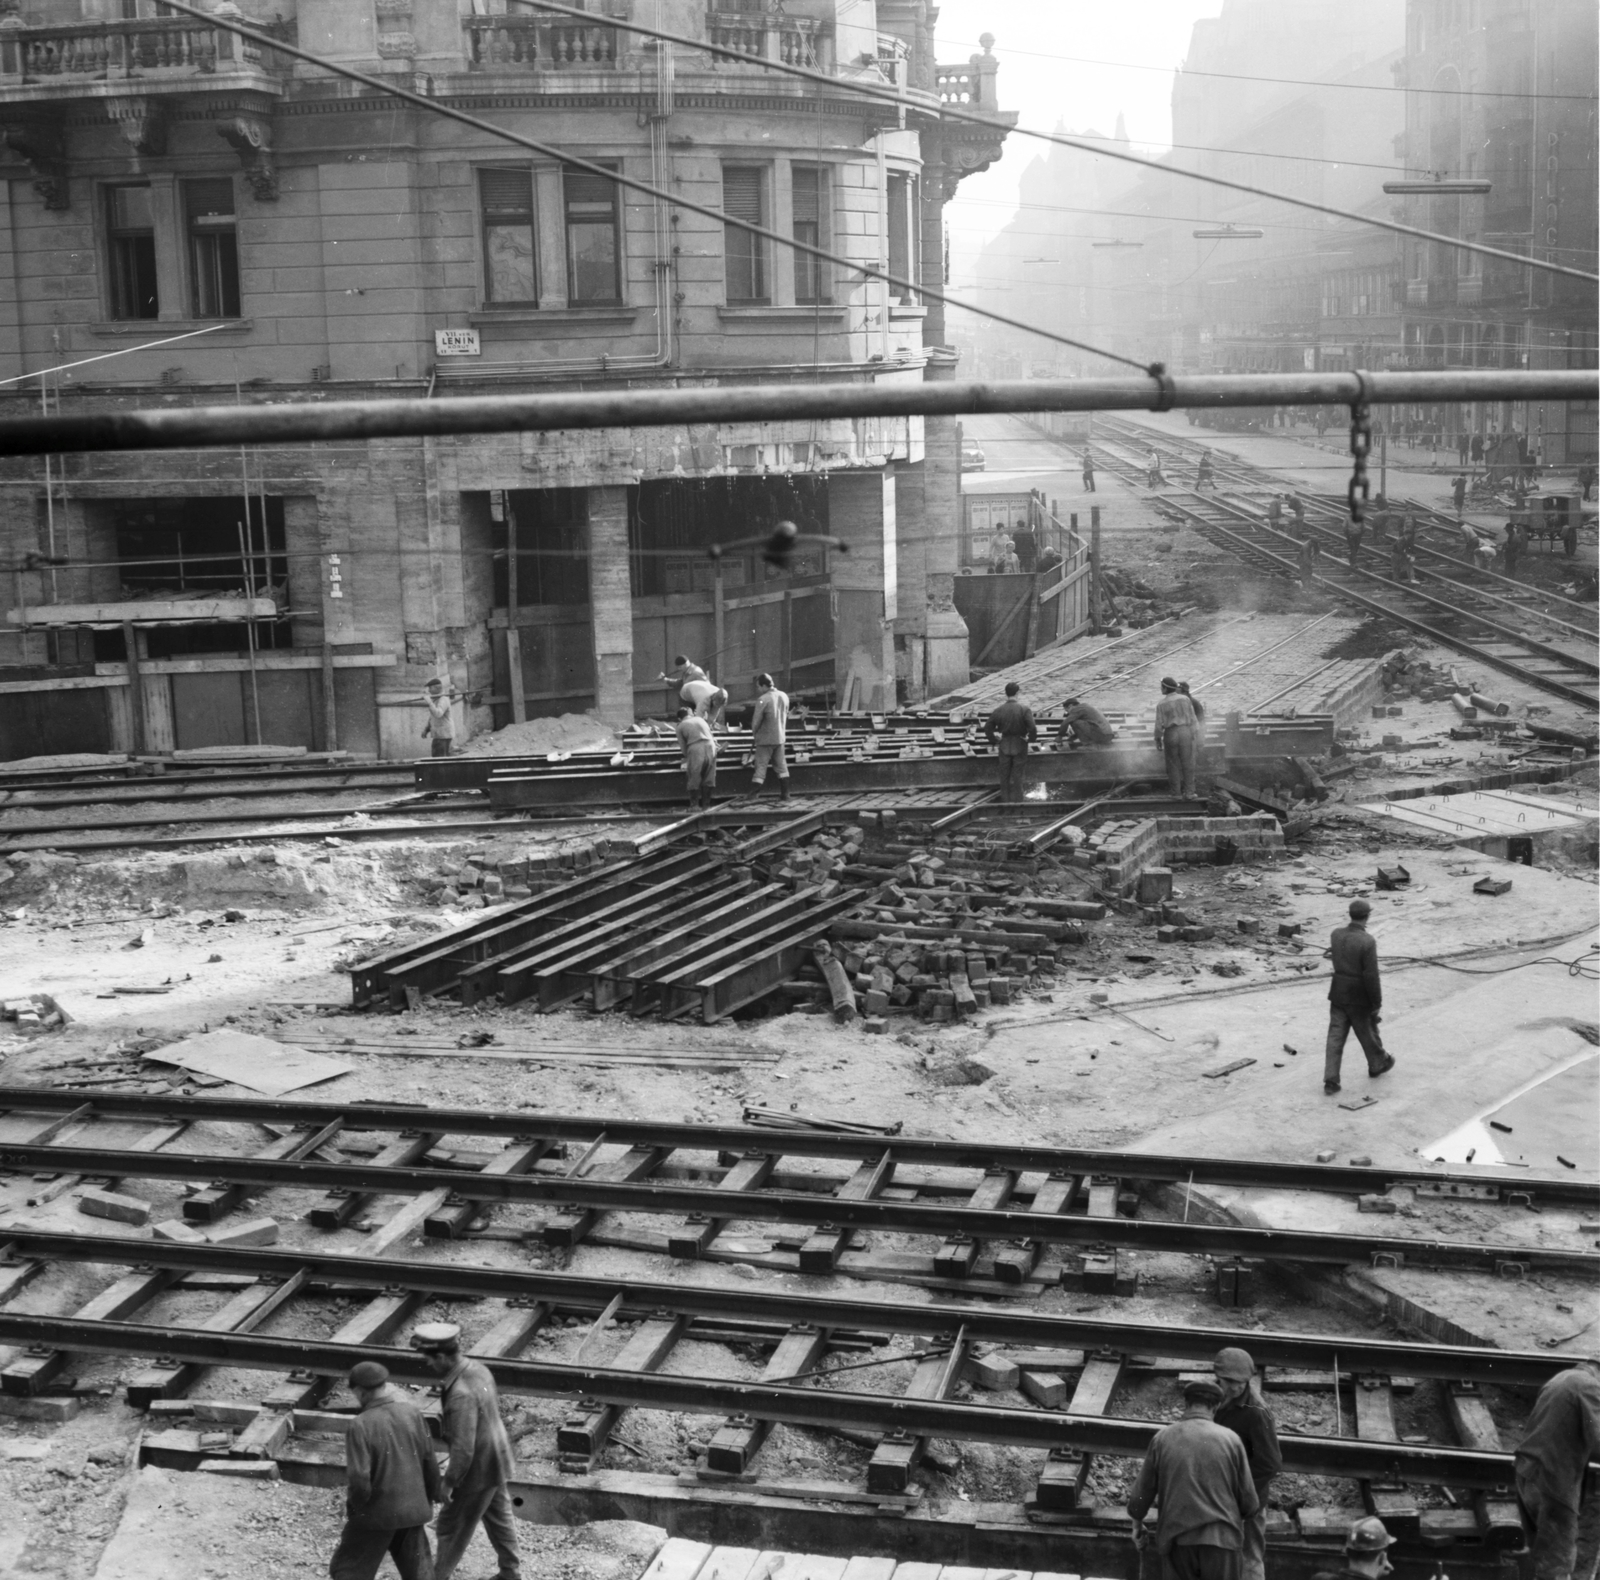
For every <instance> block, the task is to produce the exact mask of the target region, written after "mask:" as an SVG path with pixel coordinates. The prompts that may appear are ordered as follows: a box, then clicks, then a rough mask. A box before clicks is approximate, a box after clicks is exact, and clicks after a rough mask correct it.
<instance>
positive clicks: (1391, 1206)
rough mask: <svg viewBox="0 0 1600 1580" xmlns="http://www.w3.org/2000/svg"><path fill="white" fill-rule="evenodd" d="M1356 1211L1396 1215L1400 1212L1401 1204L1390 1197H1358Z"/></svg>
mask: <svg viewBox="0 0 1600 1580" xmlns="http://www.w3.org/2000/svg"><path fill="white" fill-rule="evenodd" d="M1356 1211H1357V1212H1380V1213H1396V1212H1399V1211H1400V1203H1399V1202H1397V1201H1395V1200H1393V1199H1392V1198H1391V1197H1388V1196H1376V1195H1373V1196H1358V1197H1357V1198H1356Z"/></svg>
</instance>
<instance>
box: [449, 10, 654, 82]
mask: <svg viewBox="0 0 1600 1580" xmlns="http://www.w3.org/2000/svg"><path fill="white" fill-rule="evenodd" d="M461 27H462V32H463V37H464V43H465V49H466V56H467V67H468V70H470V71H496V72H530V71H538V72H566V73H568V74H572V73H577V72H595V71H603V72H610V71H616V70H617V69H618V68H619V67H620V66H621V65H622V51H623V49H624V45H623V43H622V40H621V30H620V29H619V28H618V27H617V26H616V25H615V24H614V23H612V22H609V21H602V20H599V19H597V20H595V21H593V22H572V21H568V20H567V19H566V18H564V17H559V18H557V17H543V16H518V15H505V16H469V17H463V18H462V19H461Z"/></svg>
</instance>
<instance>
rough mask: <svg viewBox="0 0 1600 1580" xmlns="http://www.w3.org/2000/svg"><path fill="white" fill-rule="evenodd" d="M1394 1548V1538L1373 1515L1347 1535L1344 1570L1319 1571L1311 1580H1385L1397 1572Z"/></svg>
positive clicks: (1361, 1521) (1355, 1526) (1356, 1525)
mask: <svg viewBox="0 0 1600 1580" xmlns="http://www.w3.org/2000/svg"><path fill="white" fill-rule="evenodd" d="M1393 1546H1394V1537H1392V1536H1391V1535H1390V1534H1389V1531H1388V1528H1387V1527H1386V1526H1385V1525H1384V1523H1383V1521H1382V1520H1380V1519H1377V1518H1376V1517H1372V1516H1369V1517H1368V1518H1367V1519H1364V1520H1357V1521H1356V1522H1355V1524H1354V1525H1352V1526H1351V1527H1350V1529H1349V1531H1348V1532H1347V1533H1346V1535H1345V1539H1344V1567H1343V1568H1341V1569H1321V1570H1318V1572H1317V1573H1316V1574H1314V1575H1313V1576H1312V1577H1311V1580H1383V1576H1384V1575H1387V1574H1393V1573H1394V1565H1393V1564H1392V1563H1390V1562H1389V1549H1390V1548H1391V1547H1393Z"/></svg>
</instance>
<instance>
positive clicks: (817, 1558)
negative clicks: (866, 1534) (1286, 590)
mask: <svg viewBox="0 0 1600 1580" xmlns="http://www.w3.org/2000/svg"><path fill="white" fill-rule="evenodd" d="M849 1562H850V1560H849V1559H848V1558H840V1557H837V1556H835V1555H834V1554H831V1553H772V1552H764V1553H762V1555H761V1557H760V1559H759V1560H757V1563H756V1568H755V1573H754V1574H753V1575H752V1576H751V1580H761V1577H764V1580H843V1577H844V1571H845V1567H846V1566H847V1565H848V1564H849Z"/></svg>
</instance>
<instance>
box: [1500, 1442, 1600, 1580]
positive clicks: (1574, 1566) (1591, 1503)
mask: <svg viewBox="0 0 1600 1580" xmlns="http://www.w3.org/2000/svg"><path fill="white" fill-rule="evenodd" d="M1517 1507H1518V1508H1519V1509H1520V1510H1521V1511H1522V1529H1523V1531H1524V1533H1525V1534H1526V1536H1527V1538H1528V1546H1529V1547H1531V1548H1532V1549H1533V1580H1595V1564H1596V1559H1597V1558H1600V1487H1597V1488H1591V1489H1590V1491H1589V1495H1588V1496H1587V1497H1586V1498H1584V1499H1583V1502H1582V1504H1581V1505H1580V1506H1579V1507H1578V1508H1576V1509H1570V1508H1568V1507H1567V1506H1566V1505H1565V1504H1563V1503H1555V1502H1553V1501H1552V1500H1551V1499H1549V1498H1547V1497H1546V1496H1545V1494H1544V1490H1543V1489H1542V1488H1541V1487H1540V1485H1539V1483H1538V1481H1537V1480H1536V1479H1535V1478H1534V1477H1532V1476H1530V1475H1528V1474H1527V1473H1526V1472H1525V1471H1524V1470H1523V1468H1522V1464H1521V1463H1519V1464H1518V1465H1517Z"/></svg>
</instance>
